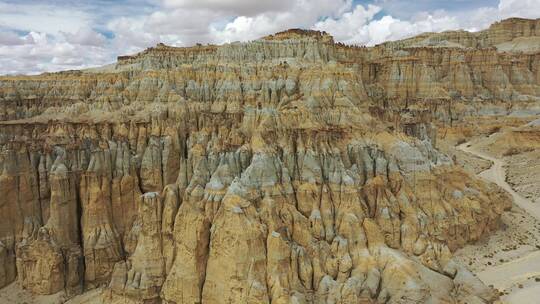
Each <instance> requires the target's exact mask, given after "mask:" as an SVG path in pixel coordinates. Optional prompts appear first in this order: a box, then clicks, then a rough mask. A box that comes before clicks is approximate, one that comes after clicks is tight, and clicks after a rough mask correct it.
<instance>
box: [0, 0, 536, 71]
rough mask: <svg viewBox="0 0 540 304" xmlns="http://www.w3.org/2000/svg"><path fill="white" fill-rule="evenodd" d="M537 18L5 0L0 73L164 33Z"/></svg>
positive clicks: (470, 26) (238, 0) (241, 4)
mask: <svg viewBox="0 0 540 304" xmlns="http://www.w3.org/2000/svg"><path fill="white" fill-rule="evenodd" d="M509 17H524V18H539V17H540V0H414V1H403V0H79V1H76V0H0V75H3V74H37V73H41V72H53V71H59V70H68V69H81V68H88V67H94V66H101V65H105V64H108V63H112V62H114V61H115V60H116V56H118V55H127V54H133V53H136V52H139V51H141V50H143V49H145V48H147V47H150V46H154V45H156V44H157V43H158V42H163V43H165V44H167V45H173V46H189V45H194V44H195V43H203V44H204V43H215V44H222V43H227V42H233V41H249V40H253V39H257V38H260V37H262V36H265V35H268V34H272V33H275V32H278V31H282V30H286V29H289V28H305V29H315V30H323V31H326V32H328V33H330V34H331V35H333V36H334V38H335V40H337V41H340V42H344V43H347V44H357V45H368V46H370V45H375V44H378V43H381V42H384V41H387V40H396V39H402V38H406V37H410V36H414V35H416V34H419V33H422V32H440V31H444V30H455V29H466V30H469V31H478V30H482V29H485V28H487V27H488V26H489V25H490V24H491V23H493V22H495V21H498V20H501V19H505V18H509Z"/></svg>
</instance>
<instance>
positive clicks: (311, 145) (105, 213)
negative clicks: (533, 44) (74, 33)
mask: <svg viewBox="0 0 540 304" xmlns="http://www.w3.org/2000/svg"><path fill="white" fill-rule="evenodd" d="M538 22H539V21H538V20H521V19H509V20H507V21H503V22H501V23H499V24H496V25H493V26H492V27H491V28H490V29H489V30H486V31H484V32H481V33H478V34H470V33H465V32H453V33H443V34H431V35H422V36H419V37H416V38H413V40H404V41H401V42H392V43H388V44H383V45H380V46H376V47H373V48H363V47H349V46H344V45H341V44H337V43H334V41H333V39H332V37H331V36H329V35H327V34H326V33H321V32H313V31H302V30H290V31H286V32H282V33H278V34H275V35H272V36H268V37H264V38H261V39H259V40H256V41H252V42H247V43H233V44H227V45H223V46H212V45H209V46H202V45H199V46H195V47H190V48H173V47H168V46H164V45H158V46H157V47H155V48H150V49H148V50H146V51H144V52H142V53H140V54H137V55H133V56H122V57H120V58H119V60H118V62H117V63H116V64H115V65H114V66H112V67H107V68H103V69H95V70H87V71H67V72H61V73H54V74H43V75H39V76H13V77H1V78H0V118H1V120H2V121H1V125H0V147H1V151H2V153H1V154H0V286H5V285H7V284H9V283H11V282H13V281H14V280H18V281H19V282H20V284H21V285H22V286H23V287H24V288H26V289H28V290H29V291H31V292H32V293H35V294H53V293H57V292H60V291H66V292H67V293H68V294H69V295H74V294H77V293H80V292H82V291H84V290H88V289H92V288H96V287H104V288H105V289H106V290H107V292H106V293H104V295H103V296H104V297H106V301H107V302H108V303H160V302H161V303H171V304H172V303H176V304H179V303H454V302H461V303H465V302H467V303H491V302H493V301H495V300H496V299H497V297H498V295H497V294H495V293H494V292H493V290H492V289H490V288H488V287H486V286H484V285H483V284H482V283H481V282H480V281H479V280H478V279H476V278H475V277H474V276H473V275H471V274H470V273H469V272H468V270H467V269H466V268H465V267H463V266H461V265H459V264H457V263H455V262H454V261H453V259H452V253H453V252H454V251H455V250H456V249H458V248H460V247H462V246H464V245H465V244H467V243H470V242H475V241H477V240H479V239H480V238H482V237H484V236H487V235H488V234H489V233H490V232H491V231H493V230H495V229H498V228H499V219H500V215H501V214H502V212H504V210H505V209H507V208H509V207H510V199H509V197H507V196H506V195H505V194H504V193H503V192H502V191H501V190H499V189H498V188H497V187H496V186H494V185H490V184H486V183H485V182H483V181H480V180H478V179H476V178H474V177H472V176H470V175H469V174H468V173H466V172H465V171H463V170H462V169H460V168H458V167H456V166H455V165H454V164H453V162H452V160H451V159H450V158H448V157H447V156H446V155H444V154H442V153H440V152H439V151H438V150H437V148H436V142H435V136H434V126H433V124H432V121H433V120H440V121H450V122H451V121H453V120H456V119H461V118H462V117H463V116H465V115H474V113H475V111H478V109H479V108H480V105H482V104H483V103H490V102H499V101H506V102H513V103H516V104H518V103H521V102H523V103H525V102H529V101H536V100H538V98H539V96H540V54H539V53H538V52H534V51H529V52H523V51H520V52H511V51H501V50H498V49H497V48H496V46H497V45H499V44H502V43H506V42H509V41H513V40H515V39H518V38H519V39H522V40H523V39H536V37H537V36H538V35H539V33H538V31H539V30H538V28H540V26H538V24H539V23H538ZM414 39H416V40H414ZM426 39H428V40H426ZM426 41H427V42H426Z"/></svg>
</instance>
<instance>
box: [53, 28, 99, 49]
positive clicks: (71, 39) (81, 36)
mask: <svg viewBox="0 0 540 304" xmlns="http://www.w3.org/2000/svg"><path fill="white" fill-rule="evenodd" d="M62 35H63V36H64V37H65V39H66V42H68V43H73V44H80V45H93V46H101V45H104V44H105V43H106V42H107V39H106V38H105V36H103V35H102V34H100V33H98V32H96V31H94V30H91V29H89V28H80V29H78V30H77V31H76V32H75V33H69V32H67V33H65V32H62Z"/></svg>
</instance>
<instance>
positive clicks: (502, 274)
mask: <svg viewBox="0 0 540 304" xmlns="http://www.w3.org/2000/svg"><path fill="white" fill-rule="evenodd" d="M458 149H460V150H462V151H464V152H468V153H470V154H473V155H476V156H478V157H480V158H483V159H486V160H489V161H491V162H492V163H493V165H492V166H491V167H490V168H489V169H487V170H485V171H483V172H481V173H480V174H478V176H480V177H482V178H484V179H486V180H488V181H491V182H494V183H495V184H497V185H499V187H501V188H503V189H504V190H505V191H506V192H508V193H509V194H510V195H511V196H512V198H513V200H514V203H515V204H516V205H518V206H519V207H521V208H522V209H523V210H525V211H526V212H527V213H529V214H530V215H532V216H533V217H534V218H536V219H537V220H540V204H535V203H533V202H532V201H530V200H528V199H526V198H524V197H523V196H521V195H519V194H518V193H517V192H515V191H514V189H512V187H511V186H510V185H509V184H508V183H507V182H506V170H505V169H504V165H505V163H504V161H503V160H502V159H499V158H494V157H491V156H489V155H487V154H485V153H483V152H481V151H478V150H476V149H475V148H474V147H473V146H472V145H471V144H470V143H469V142H467V143H464V144H462V145H459V146H458ZM477 275H478V277H479V278H480V280H482V281H483V282H484V283H485V284H487V285H493V286H494V287H495V288H497V289H499V290H504V289H507V288H510V287H511V286H513V285H516V284H520V283H522V282H525V281H526V280H527V279H528V278H530V277H532V276H538V275H540V251H533V252H531V253H529V254H527V255H525V256H523V257H521V258H518V259H515V260H512V261H510V262H507V263H504V264H501V265H497V266H493V267H489V268H487V269H485V270H484V271H481V272H479V273H477ZM535 298H536V299H539V298H540V284H536V285H534V286H530V287H527V288H525V289H518V290H516V291H513V292H511V293H510V294H509V295H507V296H504V297H503V301H504V303H510V304H513V303H532V302H530V301H531V300H532V299H535Z"/></svg>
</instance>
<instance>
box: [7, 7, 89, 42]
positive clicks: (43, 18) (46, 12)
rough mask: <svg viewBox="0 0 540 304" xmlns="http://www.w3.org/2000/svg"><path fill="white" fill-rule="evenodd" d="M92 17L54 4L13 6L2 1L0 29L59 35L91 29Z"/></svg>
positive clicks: (77, 10)
mask: <svg viewBox="0 0 540 304" xmlns="http://www.w3.org/2000/svg"><path fill="white" fill-rule="evenodd" d="M91 24H92V16H91V15H90V14H89V13H87V12H84V11H81V10H79V9H73V8H69V7H64V6H57V5H52V4H37V5H36V4H24V3H22V4H13V3H6V2H2V1H0V27H4V28H11V29H17V30H20V31H28V32H30V31H35V32H45V33H48V34H57V33H59V32H61V31H63V32H75V31H76V30H77V29H79V28H85V27H90V26H91Z"/></svg>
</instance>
